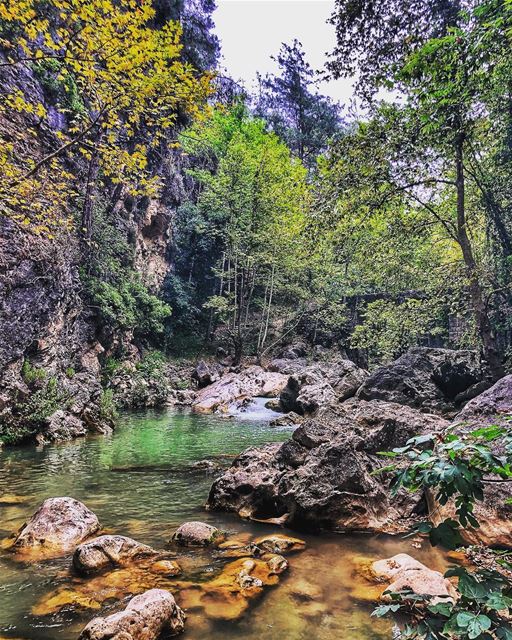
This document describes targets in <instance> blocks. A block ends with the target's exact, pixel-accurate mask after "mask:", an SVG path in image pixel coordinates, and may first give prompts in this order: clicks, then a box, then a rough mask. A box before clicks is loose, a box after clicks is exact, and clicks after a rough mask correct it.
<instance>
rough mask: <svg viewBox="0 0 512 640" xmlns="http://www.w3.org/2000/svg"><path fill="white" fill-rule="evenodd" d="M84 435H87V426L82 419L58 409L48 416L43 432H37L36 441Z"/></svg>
mask: <svg viewBox="0 0 512 640" xmlns="http://www.w3.org/2000/svg"><path fill="white" fill-rule="evenodd" d="M85 435H87V427H86V426H85V424H84V422H83V421H82V420H80V419H79V418H77V417H76V416H74V415H72V414H70V413H68V412H66V411H63V410H62V409H58V410H57V411H55V413H53V414H52V415H51V416H50V417H49V418H48V420H47V425H46V427H45V429H44V432H43V433H40V434H38V436H37V437H36V441H37V442H38V443H39V444H45V443H48V442H62V441H64V440H72V439H73V438H78V437H79V436H85Z"/></svg>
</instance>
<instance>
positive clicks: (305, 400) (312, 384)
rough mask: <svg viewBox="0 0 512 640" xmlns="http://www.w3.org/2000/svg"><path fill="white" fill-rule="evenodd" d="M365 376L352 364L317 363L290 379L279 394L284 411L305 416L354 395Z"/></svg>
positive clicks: (345, 362) (363, 372)
mask: <svg viewBox="0 0 512 640" xmlns="http://www.w3.org/2000/svg"><path fill="white" fill-rule="evenodd" d="M367 377H368V373H367V372H366V371H365V370H364V369H361V368H360V367H358V366H357V365H356V364H354V363H353V362H352V361H351V360H338V361H335V362H320V363H316V364H314V365H311V366H309V367H306V368H304V369H302V370H300V371H299V372H297V373H295V374H294V375H292V376H290V377H289V379H288V382H287V384H286V387H285V388H284V389H283V391H282V392H281V396H280V401H281V406H282V408H283V411H285V412H288V411H294V412H295V413H298V414H301V415H304V414H312V413H315V412H316V411H317V410H318V409H320V408H325V407H327V406H329V405H331V404H335V403H337V402H342V401H343V400H346V399H347V398H350V397H352V396H353V395H355V393H356V391H357V390H358V388H359V387H360V386H361V385H362V384H363V382H364V381H365V380H366V378H367Z"/></svg>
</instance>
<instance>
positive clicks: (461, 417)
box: [455, 375, 512, 426]
mask: <svg viewBox="0 0 512 640" xmlns="http://www.w3.org/2000/svg"><path fill="white" fill-rule="evenodd" d="M508 416H512V375H509V376H505V377H504V378H501V380H498V382H496V384H494V385H493V386H492V387H491V388H490V389H487V391H484V392H483V393H481V394H480V395H479V396H477V397H476V398H473V400H470V401H469V402H468V403H467V405H466V406H465V407H464V409H462V411H461V412H460V413H458V414H457V416H456V417H455V421H456V422H457V423H461V424H462V423H463V424H464V425H466V426H471V425H478V426H485V425H487V424H491V423H492V424H502V425H505V424H507V423H506V421H505V418H507V417H508ZM508 424H510V423H508Z"/></svg>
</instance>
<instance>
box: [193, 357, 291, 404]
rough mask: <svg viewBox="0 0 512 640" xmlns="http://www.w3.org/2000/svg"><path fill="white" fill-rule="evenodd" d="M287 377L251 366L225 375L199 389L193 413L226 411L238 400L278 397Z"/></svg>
mask: <svg viewBox="0 0 512 640" xmlns="http://www.w3.org/2000/svg"><path fill="white" fill-rule="evenodd" d="M286 381H287V377H286V376H285V375H283V374H280V373H274V372H271V371H265V370H264V369H262V368H261V367H258V366H257V365H252V366H250V367H248V368H247V369H245V370H243V371H241V372H240V373H235V372H231V373H227V374H225V375H224V376H223V377H222V378H221V379H220V380H218V381H217V382H214V383H213V384H211V385H209V386H207V387H205V388H204V389H201V390H200V391H199V392H198V394H197V398H196V400H195V402H194V404H193V405H192V406H193V408H194V410H195V411H199V412H201V413H212V412H214V411H221V412H222V411H224V412H226V411H227V410H228V407H229V406H230V405H232V404H233V403H235V402H236V401H238V400H243V399H244V398H252V397H265V398H271V397H275V396H278V395H279V393H280V392H281V390H282V389H283V387H284V386H285V384H286Z"/></svg>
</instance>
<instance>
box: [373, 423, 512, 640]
mask: <svg viewBox="0 0 512 640" xmlns="http://www.w3.org/2000/svg"><path fill="white" fill-rule="evenodd" d="M383 455H385V456H386V457H390V458H396V459H398V461H400V463H399V464H398V465H390V466H387V467H385V468H384V469H382V470H381V471H386V472H389V471H393V470H394V471H396V475H395V476H394V478H393V481H392V489H393V492H394V493H395V494H396V492H397V491H398V490H399V489H400V488H406V489H409V490H412V491H420V490H426V491H432V492H434V494H435V498H436V500H437V501H438V502H439V504H440V505H447V504H448V503H449V502H450V503H453V505H454V508H455V512H454V516H453V517H449V518H446V519H445V520H444V521H442V522H441V523H439V524H438V525H437V526H435V525H434V524H433V523H432V522H430V521H427V522H423V523H420V524H419V525H417V526H416V527H415V532H416V533H420V534H428V535H429V537H430V541H431V543H432V544H433V545H438V544H440V545H443V546H444V547H448V548H450V549H454V548H456V547H458V546H460V545H461V544H462V538H461V535H460V528H461V527H463V528H466V527H475V528H476V527H478V526H479V522H478V520H477V518H476V517H475V515H474V505H475V503H476V502H478V501H482V500H483V499H484V483H485V481H488V480H489V479H491V480H493V481H495V482H499V481H500V480H503V481H508V480H510V478H512V436H511V435H510V433H509V430H508V429H506V428H504V427H502V426H497V425H491V426H488V427H482V428H479V429H475V430H473V431H470V432H466V433H464V431H461V433H453V432H450V431H448V432H446V433H445V434H443V435H425V436H419V437H416V438H412V439H411V440H409V441H408V442H407V444H406V445H405V446H404V447H400V448H396V449H393V451H391V452H386V453H383ZM499 563H500V564H505V565H507V560H506V559H504V558H501V559H500V561H499ZM508 566H509V565H508ZM446 577H456V578H458V582H457V587H456V589H457V593H458V598H457V600H456V601H455V602H453V600H451V599H450V600H447V601H446V602H442V603H437V604H434V603H432V602H431V601H430V600H431V599H430V598H428V597H426V596H418V595H414V594H411V593H406V592H402V593H396V594H391V597H392V599H393V605H390V606H384V607H379V608H378V609H377V610H376V611H375V615H377V616H382V615H387V614H389V613H397V612H398V611H400V610H403V611H405V612H408V613H409V614H412V615H413V617H414V619H415V621H416V623H415V624H411V625H407V627H406V629H405V630H404V632H403V637H404V638H406V639H407V638H411V639H412V638H418V639H419V638H423V639H426V640H448V639H457V640H475V639H479V640H492V639H493V638H499V639H502V638H505V639H507V638H512V625H511V623H510V614H511V612H512V598H511V595H512V583H511V582H510V580H509V579H508V578H507V577H506V576H505V575H502V574H501V573H498V572H496V571H494V570H492V571H491V570H487V569H478V570H476V571H469V570H468V569H466V568H465V567H456V568H454V569H450V570H449V571H448V572H447V573H446Z"/></svg>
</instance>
